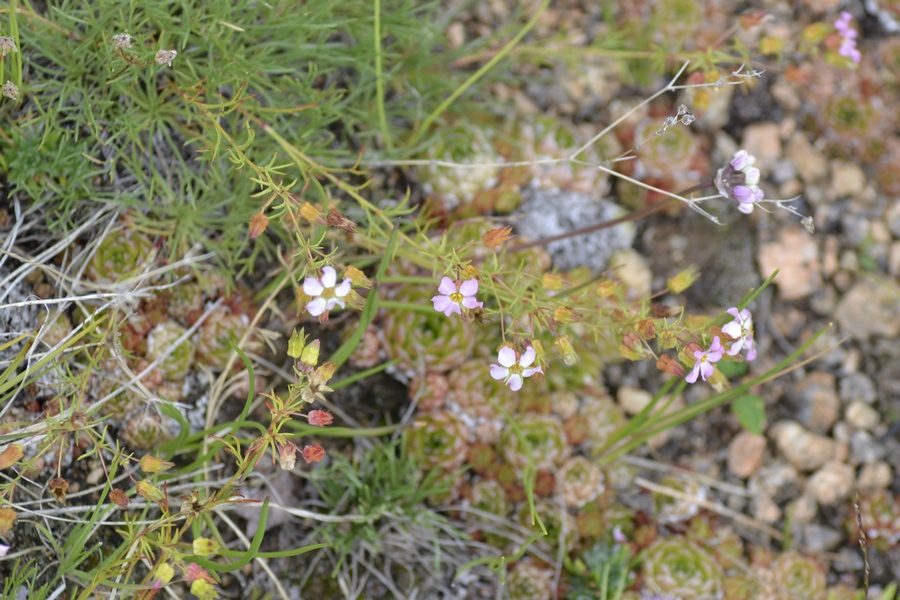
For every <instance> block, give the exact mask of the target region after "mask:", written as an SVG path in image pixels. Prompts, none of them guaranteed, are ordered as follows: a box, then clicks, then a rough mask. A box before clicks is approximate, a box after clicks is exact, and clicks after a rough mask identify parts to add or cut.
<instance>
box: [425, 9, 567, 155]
mask: <svg viewBox="0 0 900 600" xmlns="http://www.w3.org/2000/svg"><path fill="white" fill-rule="evenodd" d="M549 5H550V0H543V1H542V2H541V5H540V6H539V7H538V9H537V12H536V13H534V16H533V17H531V19H530V20H529V21H528V23H526V24H525V26H524V27H523V28H522V29H521V30H520V31H519V33H517V34H516V36H515V37H514V38H513V39H511V40H510V41H509V43H508V44H506V46H504V47H503V49H502V50H500V52H498V53H497V54H495V55H494V57H493V58H492V59H491V60H489V61H488V62H486V63H485V64H484V66H482V67H481V68H480V69H478V70H477V71H475V73H474V74H473V75H472V76H471V77H469V78H468V79H466V81H465V83H463V84H462V85H461V86H459V87H458V88H456V89H455V90H454V91H453V93H452V94H450V96H448V97H447V99H446V100H444V101H443V102H442V103H441V105H440V106H438V107H437V108H436V109H434V111H433V112H432V113H431V114H430V115H428V117H427V118H426V119H425V122H424V123H422V126H421V127H419V128H418V129H416V131H415V132H414V133H413V135H412V137H411V138H410V140H409V143H408V145H409V146H415V144H416V142H418V141H419V137H421V135H422V133H424V132H426V131H428V128H429V127H431V124H432V123H434V121H435V119H437V118H438V117H439V116H441V114H443V112H444V111H445V110H447V109H448V108H449V107H450V105H451V104H453V102H454V101H455V100H456V99H457V98H459V97H460V96H461V95H462V94H463V93H464V92H465V91H466V90H467V89H469V88H470V87H471V86H472V85H473V84H474V83H475V82H476V81H478V80H479V79H481V78H482V77H484V75H485V74H486V73H487V72H488V71H490V70H491V69H493V68H494V65H496V64H497V63H498V62H500V61H501V60H503V58H504V57H505V56H506V55H507V54H509V53H510V51H511V50H512V49H513V48H515V46H516V45H517V44H518V43H519V42H520V41H521V40H522V38H523V37H525V36H526V35H527V34H528V32H529V31H531V29H532V28H533V27H534V26H535V25H536V24H537V22H538V19H540V18H541V15H542V14H544V11H545V10H547V7H548V6H549Z"/></svg>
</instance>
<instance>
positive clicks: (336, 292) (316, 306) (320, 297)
mask: <svg viewBox="0 0 900 600" xmlns="http://www.w3.org/2000/svg"><path fill="white" fill-rule="evenodd" d="M336 284H337V273H335V271H334V267H323V268H322V279H316V278H315V277H307V278H306V280H305V281H304V282H303V293H304V294H306V295H307V296H310V297H312V298H313V300H312V301H310V302H307V303H306V310H307V311H308V312H309V314H311V315H312V316H314V317H318V316H319V315H321V314H322V313H324V312H325V311H328V310H331V309H333V308H334V307H335V306H340V307H341V308H344V307H345V306H346V303H345V302H344V300H343V298H344V297H345V296H346V295H347V294H349V293H350V287H351V283H350V280H349V279H344V281H342V282H341V284H340V285H338V286H337V287H335V286H336Z"/></svg>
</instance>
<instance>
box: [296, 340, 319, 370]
mask: <svg viewBox="0 0 900 600" xmlns="http://www.w3.org/2000/svg"><path fill="white" fill-rule="evenodd" d="M320 346H321V342H319V340H313V341H312V343H311V344H309V345H308V346H307V347H306V348H304V349H303V352H302V353H300V362H302V363H303V364H305V365H309V366H311V367H314V366H316V365H317V364H319V347H320Z"/></svg>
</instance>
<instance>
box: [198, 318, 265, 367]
mask: <svg viewBox="0 0 900 600" xmlns="http://www.w3.org/2000/svg"><path fill="white" fill-rule="evenodd" d="M249 327H250V317H248V316H247V315H245V314H242V313H235V312H231V311H230V310H228V309H225V308H218V309H216V310H215V311H213V313H212V314H210V315H209V316H208V317H207V318H206V320H205V321H203V324H202V325H201V326H200V331H199V332H198V335H197V362H198V363H200V364H203V365H206V366H207V367H209V368H211V369H217V370H221V369H224V368H225V365H226V364H227V363H228V359H229V358H230V357H231V353H232V349H231V345H230V344H229V343H228V342H229V341H231V340H233V341H234V343H235V344H237V343H238V342H239V341H240V339H241V337H243V335H244V333H245V332H246V331H247V329H248V328H249ZM259 347H260V344H259V343H258V342H257V341H255V340H251V341H250V343H249V344H248V345H246V346H245V347H244V350H245V351H247V350H250V351H253V350H256V349H258V348H259Z"/></svg>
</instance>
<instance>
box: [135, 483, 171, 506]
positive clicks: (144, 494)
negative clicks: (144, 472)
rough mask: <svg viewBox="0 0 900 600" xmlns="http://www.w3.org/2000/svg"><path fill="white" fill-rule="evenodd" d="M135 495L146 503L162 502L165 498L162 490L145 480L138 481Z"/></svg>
mask: <svg viewBox="0 0 900 600" xmlns="http://www.w3.org/2000/svg"><path fill="white" fill-rule="evenodd" d="M137 493H138V496H140V497H141V498H143V499H144V500H147V501H148V502H162V501H163V500H165V498H166V495H165V494H163V493H162V490H160V489H159V488H158V487H156V486H155V485H153V484H152V483H150V482H149V481H147V480H146V479H144V480H141V481H138V484H137Z"/></svg>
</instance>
